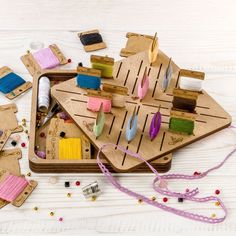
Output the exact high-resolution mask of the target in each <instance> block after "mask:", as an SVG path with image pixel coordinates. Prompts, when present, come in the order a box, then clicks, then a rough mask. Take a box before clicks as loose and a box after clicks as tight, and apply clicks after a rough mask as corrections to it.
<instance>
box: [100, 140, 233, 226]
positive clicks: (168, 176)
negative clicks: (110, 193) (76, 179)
mask: <svg viewBox="0 0 236 236" xmlns="http://www.w3.org/2000/svg"><path fill="white" fill-rule="evenodd" d="M108 146H112V147H114V148H117V149H119V150H120V151H122V152H123V153H126V154H128V155H130V156H132V157H135V158H137V159H139V160H141V161H143V162H145V163H146V165H147V166H148V167H149V168H150V169H151V171H152V172H153V173H154V174H155V175H156V177H155V179H154V181H153V189H154V190H155V191H156V192H158V193H160V194H163V195H166V196H171V197H177V198H183V199H186V200H189V201H192V202H209V201H217V202H219V203H220V206H221V208H222V209H223V211H224V213H225V214H224V216H223V217H221V218H211V217H207V216H204V215H199V214H195V213H191V212H187V211H184V210H178V209H176V208H173V207H169V206H166V205H164V204H161V203H158V202H155V201H153V200H151V199H149V198H147V197H145V196H144V195H141V194H138V193H136V192H133V191H131V190H129V189H127V188H125V187H123V186H121V185H120V184H119V183H118V182H117V180H116V179H115V178H114V177H113V176H112V175H111V173H110V172H109V170H108V169H107V168H106V167H105V165H104V164H103V163H102V162H101V160H100V153H101V152H102V150H104V149H105V148H106V147H108ZM235 152H236V149H234V150H233V151H232V152H230V153H229V154H228V155H227V156H226V157H225V158H224V160H223V161H222V162H220V163H219V164H218V165H216V166H215V167H212V168H210V169H209V170H207V171H205V172H203V173H201V174H199V175H184V174H166V175H160V174H159V173H158V172H157V171H156V169H154V168H153V167H152V165H151V164H149V163H148V162H147V161H146V160H145V159H144V158H143V157H142V156H140V155H139V154H138V153H133V152H131V151H129V150H126V149H125V148H124V147H121V146H118V145H115V144H113V143H107V144H104V145H103V146H102V147H101V148H100V149H99V151H98V154H97V163H98V165H99V168H100V169H101V171H102V172H103V174H104V175H105V176H106V178H107V179H108V180H109V181H110V183H111V184H113V185H114V186H115V187H116V188H117V189H119V190H120V191H121V192H123V193H126V194H127V195H130V196H132V197H134V198H137V199H142V201H143V202H146V203H147V204H149V205H152V206H155V207H158V208H160V209H162V210H164V211H168V212H171V213H173V214H176V215H179V216H182V217H185V218H188V219H191V220H195V221H200V222H205V223H211V224H216V223H220V222H222V221H224V220H225V218H226V216H227V209H226V207H225V205H224V203H223V202H222V201H221V199H219V198H218V197H216V196H208V197H203V198H197V197H195V196H196V195H197V194H198V193H199V190H198V188H196V189H193V190H191V191H189V192H185V193H178V192H173V191H171V190H169V189H168V188H167V187H166V188H165V189H163V188H160V187H159V186H158V185H157V184H156V183H157V182H160V181H164V180H166V179H187V180H193V179H201V178H203V177H205V176H206V175H208V174H209V173H210V172H211V171H213V170H216V169H218V168H220V167H221V166H222V165H223V164H224V163H225V162H226V161H227V160H228V159H229V157H231V156H232V155H233V154H234V153H235Z"/></svg>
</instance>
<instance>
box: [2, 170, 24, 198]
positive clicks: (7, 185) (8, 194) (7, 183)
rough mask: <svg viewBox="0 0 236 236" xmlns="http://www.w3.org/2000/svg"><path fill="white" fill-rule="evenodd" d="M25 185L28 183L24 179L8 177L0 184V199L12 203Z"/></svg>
mask: <svg viewBox="0 0 236 236" xmlns="http://www.w3.org/2000/svg"><path fill="white" fill-rule="evenodd" d="M27 185H28V181H27V180H26V179H25V178H22V177H18V176H15V175H8V176H6V178H5V179H4V181H3V182H2V183H0V198H1V199H3V200H5V201H8V202H12V201H14V200H15V199H16V198H17V197H18V196H19V195H20V194H21V193H22V192H23V190H24V189H25V188H26V186H27Z"/></svg>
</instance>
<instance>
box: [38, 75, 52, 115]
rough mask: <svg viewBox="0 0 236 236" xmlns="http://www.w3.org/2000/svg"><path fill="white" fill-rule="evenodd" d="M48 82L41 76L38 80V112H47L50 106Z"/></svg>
mask: <svg viewBox="0 0 236 236" xmlns="http://www.w3.org/2000/svg"><path fill="white" fill-rule="evenodd" d="M50 87H51V86H50V80H49V79H48V78H47V77H46V76H43V77H41V78H40V79H39V89H38V110H39V111H41V112H47V111H48V108H49V104H50Z"/></svg>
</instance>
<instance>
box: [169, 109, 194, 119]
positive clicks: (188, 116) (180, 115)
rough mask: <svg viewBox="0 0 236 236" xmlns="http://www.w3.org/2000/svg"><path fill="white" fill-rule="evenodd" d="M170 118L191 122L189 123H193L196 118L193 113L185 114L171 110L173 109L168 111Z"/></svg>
mask: <svg viewBox="0 0 236 236" xmlns="http://www.w3.org/2000/svg"><path fill="white" fill-rule="evenodd" d="M170 116H171V117H176V118H180V119H186V120H191V121H194V120H195V118H196V115H195V114H193V113H189V112H185V111H181V110H173V109H172V110H171V111H170Z"/></svg>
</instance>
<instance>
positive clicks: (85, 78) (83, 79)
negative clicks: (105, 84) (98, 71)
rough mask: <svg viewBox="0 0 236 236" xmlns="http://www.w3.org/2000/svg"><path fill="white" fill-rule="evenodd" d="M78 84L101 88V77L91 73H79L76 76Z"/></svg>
mask: <svg viewBox="0 0 236 236" xmlns="http://www.w3.org/2000/svg"><path fill="white" fill-rule="evenodd" d="M76 82H77V86H79V87H80V88H86V89H95V90H97V89H100V85H101V78H100V77H96V76H90V75H83V74H78V75H77V77H76Z"/></svg>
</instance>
